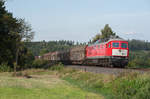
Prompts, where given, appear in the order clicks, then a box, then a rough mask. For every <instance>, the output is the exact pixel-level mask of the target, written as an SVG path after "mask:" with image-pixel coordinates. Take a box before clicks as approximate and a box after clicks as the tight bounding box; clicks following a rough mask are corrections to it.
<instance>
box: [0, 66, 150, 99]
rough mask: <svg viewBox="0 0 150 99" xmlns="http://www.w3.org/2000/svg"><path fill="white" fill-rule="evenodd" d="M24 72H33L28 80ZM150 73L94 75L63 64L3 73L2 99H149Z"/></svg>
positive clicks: (0, 78)
mask: <svg viewBox="0 0 150 99" xmlns="http://www.w3.org/2000/svg"><path fill="white" fill-rule="evenodd" d="M24 75H30V76H31V78H30V79H28V78H26V76H24ZM149 93H150V74H148V73H147V74H146V73H145V74H139V73H136V72H126V73H122V74H120V75H117V76H115V75H106V74H94V73H90V72H83V71H79V70H75V69H71V68H64V67H63V66H62V65H61V66H58V67H51V68H50V69H49V70H44V69H36V70H35V69H33V70H25V71H23V72H19V73H18V77H12V74H11V73H0V99H28V98H30V99H104V98H105V99H150V94H149Z"/></svg>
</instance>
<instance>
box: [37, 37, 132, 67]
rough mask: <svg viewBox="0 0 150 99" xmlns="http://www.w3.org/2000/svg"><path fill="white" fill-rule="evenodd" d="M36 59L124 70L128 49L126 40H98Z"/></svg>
mask: <svg viewBox="0 0 150 99" xmlns="http://www.w3.org/2000/svg"><path fill="white" fill-rule="evenodd" d="M38 58H40V59H44V60H49V61H51V62H62V63H63V64H78V65H95V66H104V67H122V68H124V67H125V66H126V65H127V64H128V58H129V49H128V42H127V41H126V40H123V39H120V38H115V39H109V40H107V41H103V40H101V39H100V40H98V41H97V42H95V43H94V44H89V45H84V46H76V47H73V48H71V49H69V50H66V51H56V52H49V53H46V54H44V55H43V56H40V57H38Z"/></svg>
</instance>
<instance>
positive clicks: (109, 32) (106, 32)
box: [92, 24, 119, 42]
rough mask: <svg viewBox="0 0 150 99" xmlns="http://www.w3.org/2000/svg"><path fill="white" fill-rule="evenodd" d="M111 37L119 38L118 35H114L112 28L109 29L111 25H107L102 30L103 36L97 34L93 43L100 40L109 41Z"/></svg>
mask: <svg viewBox="0 0 150 99" xmlns="http://www.w3.org/2000/svg"><path fill="white" fill-rule="evenodd" d="M110 37H119V36H116V33H114V32H113V31H112V29H111V27H109V24H106V25H105V27H104V29H102V30H101V34H99V33H98V34H97V35H96V36H95V37H94V38H93V40H92V42H96V41H97V40H98V39H109V38H110Z"/></svg>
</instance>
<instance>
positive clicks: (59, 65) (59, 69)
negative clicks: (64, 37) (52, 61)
mask: <svg viewBox="0 0 150 99" xmlns="http://www.w3.org/2000/svg"><path fill="white" fill-rule="evenodd" d="M49 69H50V70H53V71H54V70H56V71H61V70H63V69H64V65H63V64H62V63H58V64H57V65H53V66H52V67H50V68H49Z"/></svg>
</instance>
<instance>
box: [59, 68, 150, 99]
mask: <svg viewBox="0 0 150 99" xmlns="http://www.w3.org/2000/svg"><path fill="white" fill-rule="evenodd" d="M60 73H61V77H62V78H63V79H64V80H66V81H68V82H70V83H71V84H73V85H76V86H78V87H80V88H82V89H84V90H87V91H90V92H95V93H99V94H103V95H104V96H105V98H107V99H150V94H149V93H150V74H139V73H136V72H130V73H122V74H120V75H119V76H113V75H104V74H93V73H89V72H82V71H76V70H72V69H70V70H67V72H66V70H65V69H64V70H63V71H61V72H60ZM66 74H67V75H66ZM62 75H64V76H62Z"/></svg>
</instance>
